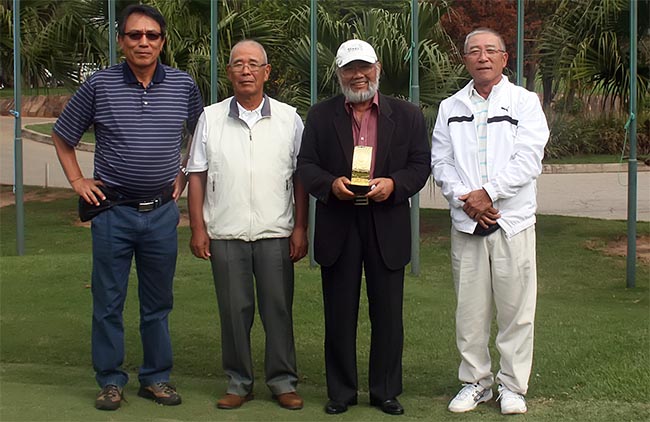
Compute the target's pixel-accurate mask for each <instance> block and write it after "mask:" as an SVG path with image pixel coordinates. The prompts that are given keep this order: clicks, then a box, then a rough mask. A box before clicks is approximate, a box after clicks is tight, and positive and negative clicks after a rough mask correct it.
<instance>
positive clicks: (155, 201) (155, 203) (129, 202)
mask: <svg viewBox="0 0 650 422" xmlns="http://www.w3.org/2000/svg"><path fill="white" fill-rule="evenodd" d="M173 192H174V188H168V189H165V190H164V191H163V192H162V193H161V194H160V195H158V196H156V197H154V198H151V199H128V198H127V199H122V200H120V201H118V205H126V206H127V207H132V208H135V209H137V210H138V212H149V211H153V210H155V209H156V208H160V207H162V206H163V205H165V204H166V203H168V202H169V201H171V200H172V198H173V197H172V193H173Z"/></svg>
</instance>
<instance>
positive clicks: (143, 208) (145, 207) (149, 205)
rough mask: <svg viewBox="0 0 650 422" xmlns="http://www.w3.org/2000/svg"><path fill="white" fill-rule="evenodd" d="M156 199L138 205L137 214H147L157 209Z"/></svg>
mask: <svg viewBox="0 0 650 422" xmlns="http://www.w3.org/2000/svg"><path fill="white" fill-rule="evenodd" d="M158 202H159V201H158V199H154V200H153V201H143V202H140V203H138V212H149V211H152V210H155V209H156V208H158Z"/></svg>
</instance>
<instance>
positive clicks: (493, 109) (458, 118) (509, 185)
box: [431, 75, 549, 237]
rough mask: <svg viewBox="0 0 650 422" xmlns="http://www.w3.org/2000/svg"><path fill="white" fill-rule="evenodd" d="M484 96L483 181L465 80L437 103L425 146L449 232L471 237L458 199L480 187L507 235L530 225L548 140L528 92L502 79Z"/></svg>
mask: <svg viewBox="0 0 650 422" xmlns="http://www.w3.org/2000/svg"><path fill="white" fill-rule="evenodd" d="M502 78H503V79H502V80H501V82H499V83H498V84H497V85H495V86H494V87H493V88H492V92H491V93H490V96H489V100H490V103H489V107H488V119H487V174H488V181H487V183H484V184H482V183H481V172H480V168H479V153H478V149H479V143H478V139H477V134H476V125H475V122H474V115H473V112H472V103H471V101H470V93H471V90H472V89H473V87H474V82H473V81H471V82H470V83H468V84H467V85H466V86H465V87H464V88H463V89H461V90H460V91H458V92H457V93H456V94H454V95H453V96H451V97H449V98H447V99H446V100H444V101H443V102H442V103H441V104H440V109H439V111H438V117H437V120H436V125H435V128H434V130H433V137H432V142H431V170H432V172H433V177H434V179H435V181H436V184H438V186H441V188H442V194H443V195H444V196H445V198H446V199H447V201H449V206H450V209H451V218H452V224H453V226H454V228H455V229H456V230H458V231H461V232H465V233H473V232H474V229H475V228H476V224H477V223H476V222H475V221H474V220H473V219H472V218H470V217H469V216H468V215H467V214H466V213H465V212H464V211H463V201H460V200H459V199H458V197H460V196H462V195H464V194H466V193H469V192H470V191H473V190H477V189H481V188H483V189H485V191H486V192H487V193H488V195H489V196H490V198H491V199H492V202H493V204H494V207H495V208H496V209H498V210H499V212H500V214H501V218H499V219H498V224H499V226H501V228H502V229H503V230H504V231H505V233H506V235H507V236H508V237H512V236H514V235H515V234H517V233H519V232H521V231H522V230H524V229H526V228H528V227H530V226H532V225H533V224H535V211H536V210H537V200H536V194H537V187H536V179H537V177H538V176H539V175H540V174H541V172H542V158H543V156H544V147H545V145H546V142H547V141H548V137H549V129H548V125H547V123H546V117H545V116H544V112H543V110H542V107H541V104H540V101H539V98H538V97H537V94H535V93H534V92H530V91H528V90H526V89H524V88H522V87H519V86H517V85H514V84H512V83H511V82H510V81H508V78H507V77H506V76H505V75H504V76H502Z"/></svg>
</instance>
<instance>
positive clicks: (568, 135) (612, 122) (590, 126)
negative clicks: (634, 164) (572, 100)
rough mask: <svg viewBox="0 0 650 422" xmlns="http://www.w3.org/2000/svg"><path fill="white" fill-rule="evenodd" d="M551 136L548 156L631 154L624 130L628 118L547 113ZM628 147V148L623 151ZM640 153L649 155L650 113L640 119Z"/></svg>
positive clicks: (638, 130) (638, 145)
mask: <svg viewBox="0 0 650 422" xmlns="http://www.w3.org/2000/svg"><path fill="white" fill-rule="evenodd" d="M547 118H548V124H549V127H550V129H551V135H550V138H549V141H548V144H547V145H546V151H545V155H546V157H548V158H564V157H571V156H574V155H598V154H608V155H612V154H613V155H617V154H618V155H620V154H621V153H623V155H629V151H630V150H629V139H628V140H627V142H626V136H627V134H626V131H625V129H624V127H625V123H626V121H627V118H626V117H619V116H612V115H606V116H596V117H584V116H574V115H571V114H568V113H557V112H552V111H551V112H549V113H548V114H547ZM624 148H625V150H624ZM637 155H638V156H639V157H644V156H648V155H650V116H645V117H644V118H643V120H641V122H639V121H637Z"/></svg>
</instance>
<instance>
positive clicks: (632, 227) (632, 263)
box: [626, 0, 637, 288]
mask: <svg viewBox="0 0 650 422" xmlns="http://www.w3.org/2000/svg"><path fill="white" fill-rule="evenodd" d="M636 3H637V2H636V1H634V0H630V120H629V124H630V126H629V130H630V132H629V133H630V158H629V160H628V170H627V178H628V182H627V189H628V191H627V192H628V193H627V276H626V280H627V287H628V288H633V287H634V286H635V278H636V205H637V204H636V202H637V198H636V190H637V160H636V93H637V92H636V90H637V88H636V71H637V69H636V66H637V57H636V49H637V47H636V46H637V38H636V37H637V15H636V12H637V6H636Z"/></svg>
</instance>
